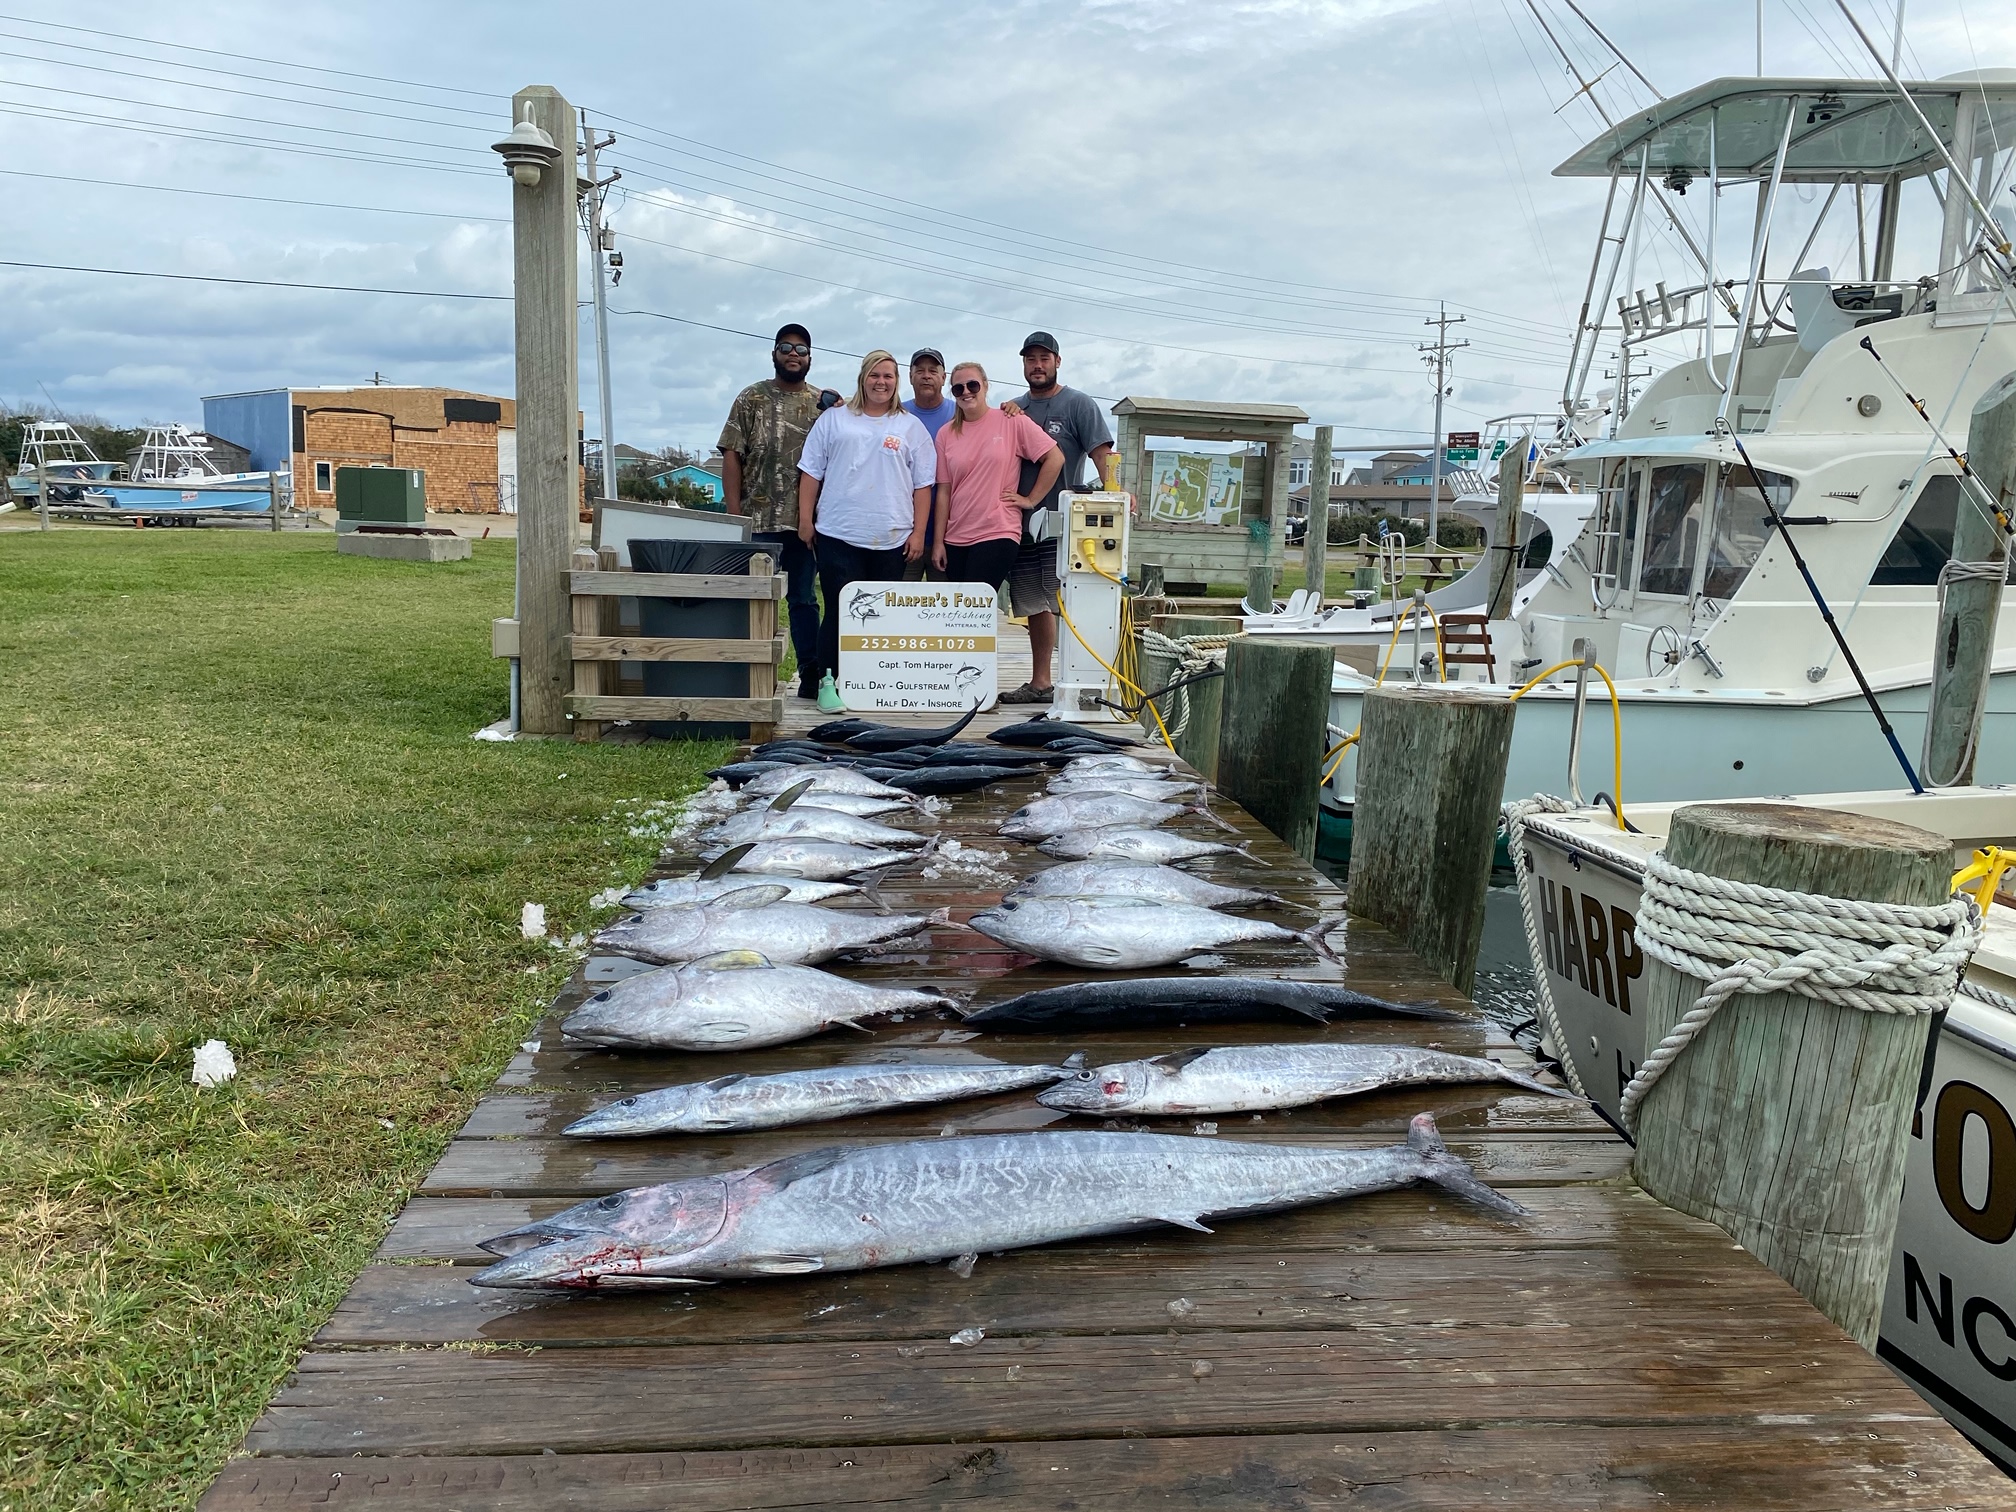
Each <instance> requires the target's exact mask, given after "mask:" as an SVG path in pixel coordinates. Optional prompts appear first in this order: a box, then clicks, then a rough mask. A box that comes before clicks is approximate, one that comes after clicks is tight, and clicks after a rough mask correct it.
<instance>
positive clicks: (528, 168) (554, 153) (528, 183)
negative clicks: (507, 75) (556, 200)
mask: <svg viewBox="0 0 2016 1512" xmlns="http://www.w3.org/2000/svg"><path fill="white" fill-rule="evenodd" d="M490 150H491V151H492V152H494V153H496V154H497V155H498V156H500V157H502V158H503V159H504V167H505V170H506V171H507V172H509V173H510V175H511V177H512V178H513V179H514V180H515V181H516V182H518V183H519V184H521V185H523V186H524V187H525V188H527V189H537V188H538V187H539V174H540V171H541V170H542V169H545V168H550V167H551V166H552V165H553V164H554V163H557V162H558V161H559V160H560V149H559V148H558V147H555V146H554V145H553V138H551V137H550V136H548V135H547V134H546V133H545V132H544V131H542V130H540V129H539V127H537V126H535V125H534V124H533V123H532V103H531V101H529V100H528V101H526V103H525V119H524V120H522V121H520V122H518V124H517V125H515V126H513V127H512V128H511V135H509V136H508V137H506V138H504V140H503V141H501V142H493V143H491V144H490Z"/></svg>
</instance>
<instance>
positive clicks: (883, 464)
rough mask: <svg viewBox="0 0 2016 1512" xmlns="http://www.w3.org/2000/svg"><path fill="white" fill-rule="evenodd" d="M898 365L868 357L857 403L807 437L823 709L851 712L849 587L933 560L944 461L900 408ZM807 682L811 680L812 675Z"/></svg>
mask: <svg viewBox="0 0 2016 1512" xmlns="http://www.w3.org/2000/svg"><path fill="white" fill-rule="evenodd" d="M896 372H897V370H896V359H895V358H894V357H892V356H891V355H890V354H889V353H887V352H882V351H875V352H870V353H869V354H868V355H867V356H866V357H863V358H862V359H861V374H860V377H859V379H858V380H857V381H856V382H855V385H854V397H853V398H851V399H849V400H848V401H847V403H846V404H845V405H837V404H836V405H834V406H833V408H831V409H829V410H827V411H826V412H825V413H824V414H823V415H821V416H820V417H819V419H818V420H817V421H816V422H815V423H814V424H813V426H812V429H811V430H810V431H808V432H807V433H806V436H805V449H804V451H803V452H802V453H801V454H800V456H799V458H798V535H799V538H800V539H801V540H803V541H804V542H805V544H806V545H808V546H810V547H811V548H812V550H813V552H814V554H815V555H816V556H817V557H818V559H819V589H820V593H821V594H822V595H823V596H824V598H825V600H826V612H825V617H824V620H823V622H822V623H821V625H820V627H819V660H820V666H819V669H818V670H819V707H820V708H822V709H825V710H828V711H834V710H838V709H839V708H840V707H841V704H840V694H839V691H838V690H837V689H836V688H835V687H834V684H833V677H834V674H835V673H836V672H837V671H838V670H839V666H840V624H841V620H842V618H843V617H844V616H845V613H846V605H845V602H844V599H845V593H844V590H845V589H846V587H847V585H848V584H849V583H855V582H861V581H868V582H898V581H901V579H902V577H903V563H904V561H905V560H906V559H907V560H910V561H915V560H917V559H918V558H919V557H921V556H922V555H923V554H924V539H925V523H926V520H927V519H928V517H929V515H930V510H931V485H932V483H933V482H934V481H935V480H936V479H937V476H938V472H937V467H938V455H937V452H936V451H935V450H934V449H933V447H932V445H931V433H930V432H929V431H927V430H925V428H924V424H923V422H922V421H920V420H919V419H918V418H917V417H916V416H915V415H912V414H910V413H909V412H908V411H906V410H905V409H904V408H903V407H902V406H901V405H900V404H898V403H897V402H896ZM799 680H800V682H804V681H807V680H808V679H807V677H806V673H805V669H804V668H800V669H799Z"/></svg>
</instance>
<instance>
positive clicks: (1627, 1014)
mask: <svg viewBox="0 0 2016 1512" xmlns="http://www.w3.org/2000/svg"><path fill="white" fill-rule="evenodd" d="M1773 801H1775V802H1780V803H1795V804H1802V805H1810V806H1813V807H1819V808H1827V809H1837V810H1846V811H1847V812H1850V813H1856V814H1866V815H1870V816H1872V817H1877V818H1883V819H1893V820H1897V821H1899V822H1901V823H1905V824H1913V825H1917V826H1918V827H1920V828H1921V829H1928V830H1931V831H1932V832H1933V833H1935V834H1939V835H1944V836H1945V837H1946V838H1947V839H1949V840H1951V841H1952V842H1953V847H1954V865H1955V867H1956V869H1957V868H1959V867H1961V866H1963V865H1965V864H1966V863H1967V862H1968V861H1970V860H1971V859H1972V858H1973V857H1975V856H1976V855H1977V854H1979V853H1983V852H1985V853H1986V861H1985V864H1984V866H1983V867H1981V868H1978V869H1979V870H1982V871H1983V872H1984V873H1985V875H1983V876H1982V877H1981V879H1980V881H1979V883H1978V884H1976V885H1977V886H1978V887H1979V891H1978V892H1977V894H1976V895H1977V897H1980V896H1984V895H1985V897H1986V898H1987V899H1988V902H1987V907H1986V910H1985V919H1984V923H1985V931H1984V934H1983V938H1982V942H1981V946H1980V948H1979V949H1978V950H1977V951H1976V952H1975V955H1974V959H1973V963H1972V965H1971V966H1970V967H1969V968H1968V971H1967V975H1966V977H1965V979H1964V980H1963V981H1962V982H1961V985H1960V995H1959V996H1957V997H1955V998H1954V1000H1953V1005H1952V1007H1951V1009H1950V1010H1949V1011H1948V1012H1947V1015H1946V1018H1945V1021H1944V1023H1943V1025H1942V1026H1941V1027H1940V1029H1939V1032H1938V1035H1937V1038H1936V1039H1935V1041H1934V1046H1933V1054H1932V1057H1931V1065H1930V1067H1929V1072H1928V1077H1927V1079H1926V1081H1925V1082H1924V1083H1923V1085H1922V1087H1921V1095H1920V1098H1919V1107H1918V1115H1917V1118H1916V1119H1915V1120H1914V1122H1913V1125H1912V1131H1911V1138H1910V1147H1909V1151H1908V1153H1907V1156H1906V1166H1905V1179H1904V1202H1903V1209H1902V1212H1901V1214H1900V1216H1899V1220H1898V1225H1897V1234H1898V1239H1897V1247H1896V1251H1895V1253H1894V1255H1893V1256H1892V1259H1891V1267H1890V1279H1889V1288H1888V1291H1887V1293H1886V1295H1885V1298H1884V1306H1883V1325H1882V1332H1881V1336H1880V1338H1879V1340H1878V1342H1877V1346H1876V1353H1877V1354H1878V1355H1879V1356H1880V1357H1881V1358H1882V1359H1883V1360H1885V1361H1887V1362H1888V1363H1889V1364H1890V1366H1891V1367H1892V1368H1893V1369H1895V1370H1896V1371H1897V1372H1898V1373H1899V1374H1900V1375H1902V1376H1903V1377H1904V1378H1905V1379H1906V1380H1908V1381H1910V1382H1911V1383H1912V1384H1913V1385H1914V1386H1915V1387H1917V1388H1918V1390H1919V1391H1920V1393H1921V1394H1923V1395H1924V1396H1925V1397H1926V1398H1927V1400H1929V1401H1930V1402H1931V1403H1932V1404H1933V1405H1934V1406H1936V1407H1937V1408H1939V1410H1940V1411H1941V1412H1943V1413H1944V1414H1945V1415H1946V1416H1947V1417H1948V1418H1949V1419H1950V1420H1951V1421H1952V1422H1953V1424H1954V1426H1955V1427H1957V1428H1959V1429H1960V1430H1961V1431H1962V1432H1963V1433H1965V1434H1967V1435H1968V1437H1970V1438H1972V1439H1973V1440H1974V1442H1975V1443H1976V1444H1978V1445H1979V1446H1980V1447H1981V1448H1982V1449H1984V1450H1985V1451H1986V1452H1987V1453H1988V1454H1989V1455H1990V1456H1991V1457H1993V1458H1994V1459H1995V1460H1996V1461H1997V1462H1998V1463H2000V1464H2001V1465H2002V1467H2003V1468H2004V1469H2005V1470H2008V1471H2009V1472H2010V1473H2011V1474H2012V1475H2016V1263H2012V1260H2016V896H2012V893H2016V873H2012V874H2011V876H2010V879H2009V881H2008V882H2007V883H2003V882H2001V875H2002V873H2001V870H2000V868H2001V866H2002V865H2003V864H2006V863H2007V862H2011V861H2016V789H2012V788H2009V787H2000V786H1979V787H1955V788H1946V789H1942V790H1939V791H1935V792H1930V793H1921V794H1913V793H1909V792H1905V791H1901V790H1899V791H1881V792H1867V793H1824V794H1819V795H1813V796H1805V797H1794V798H1781V799H1776V800H1773ZM1680 806H1681V805H1679V804H1677V803H1661V804H1641V803H1632V804H1631V805H1629V807H1628V808H1627V810H1626V812H1627V814H1628V815H1629V817H1630V821H1631V824H1632V825H1633V827H1634V828H1633V830H1631V831H1625V830H1621V829H1619V828H1618V826H1617V820H1616V817H1615V815H1613V814H1612V813H1611V811H1610V810H1609V809H1608V808H1581V809H1576V810H1573V811H1570V812H1566V813H1549V812H1528V813H1526V814H1525V815H1524V816H1523V818H1521V819H1520V820H1519V829H1520V843H1519V845H1518V846H1517V847H1516V850H1515V853H1519V854H1521V859H1522V862H1523V864H1521V865H1520V867H1519V888H1520V894H1521V898H1520V902H1521V908H1522V913H1523V914H1524V917H1525V919H1526V921H1527V944H1528V948H1529V951H1530V954H1531V956H1532V961H1533V975H1534V980H1535V985H1536V988H1537V991H1538V996H1539V999H1540V1010H1541V1012H1540V1018H1541V1023H1542V1025H1543V1029H1544V1038H1543V1041H1542V1045H1543V1049H1544V1050H1545V1052H1546V1053H1547V1054H1548V1055H1550V1056H1552V1057H1553V1058H1554V1059H1556V1060H1557V1061H1559V1062H1560V1064H1561V1066H1562V1068H1563V1072H1564V1074H1565V1075H1566V1076H1567V1077H1568V1079H1569V1081H1570V1082H1571V1084H1572V1085H1573V1086H1574V1087H1575V1089H1576V1090H1577V1091H1578V1092H1580V1093H1582V1094H1583V1095H1584V1096H1586V1097H1588V1098H1589V1099H1590V1100H1591V1101H1592V1102H1593V1103H1594V1104H1595V1106H1596V1107H1597V1108H1598V1109H1599V1110H1600V1111H1601V1112H1602V1113H1603V1114H1604V1115H1605V1116H1606V1117H1608V1118H1610V1119H1612V1120H1613V1121H1614V1120H1616V1119H1617V1118H1618V1116H1619V1110H1618V1102H1619V1099H1620V1098H1621V1097H1622V1095H1623V1091H1624V1088H1625V1086H1626V1085H1627V1084H1628V1083H1629V1082H1630V1080H1631V1078H1632V1076H1633V1075H1634V1074H1636V1071H1637V1068H1638V1064H1639V1062H1640V1061H1641V1060H1643V1058H1644V1056H1645V1051H1646V1045H1645V1019H1644V1013H1643V998H1642V992H1641V989H1639V988H1638V986H1637V984H1638V982H1639V980H1640V978H1641V976H1642V975H1643V972H1644V968H1645V960H1644V956H1643V954H1642V953H1641V952H1640V951H1639V949H1638V946H1637V920H1638V905H1639V894H1640V890H1641V886H1642V883H1643V879H1644V874H1645V866H1646V862H1647V860H1648V859H1649V858H1650V857H1651V855H1652V854H1653V853H1654V852H1655V851H1657V850H1659V849H1660V848H1661V847H1662V846H1663V845H1664V844H1665V839H1666V834H1667V831H1668V829H1669V828H1670V826H1671V824H1672V819H1673V813H1674V811H1675V810H1676V809H1677V808H1679V807H1680ZM1956 880H1958V879H1957V878H1956ZM1969 890H1970V891H1974V890H1975V888H1974V887H1970V888H1969ZM1634 994H1638V999H1637V1008H1638V1011H1636V1012H1634V1011H1633V1006H1634Z"/></svg>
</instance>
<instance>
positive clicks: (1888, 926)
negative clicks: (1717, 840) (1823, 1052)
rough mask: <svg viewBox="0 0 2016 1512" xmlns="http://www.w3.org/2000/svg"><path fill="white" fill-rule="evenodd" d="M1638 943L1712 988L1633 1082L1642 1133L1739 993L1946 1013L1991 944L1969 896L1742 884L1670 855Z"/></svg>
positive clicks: (1648, 892)
mask: <svg viewBox="0 0 2016 1512" xmlns="http://www.w3.org/2000/svg"><path fill="white" fill-rule="evenodd" d="M1637 940H1638V948H1639V949H1640V950H1642V951H1644V953H1645V954H1646V955H1648V956H1650V957H1651V958H1652V959H1653V960H1655V961H1660V962H1663V963H1664V964H1665V965H1667V966H1670V967H1672V968H1673V969H1674V970H1675V971H1678V972H1680V973H1682V974H1683V975H1686V976H1690V977H1693V978H1695V979H1696V980H1697V981H1702V982H1706V983H1707V984H1708V985H1707V986H1706V987H1705V988H1703V989H1702V992H1701V995H1700V996H1699V997H1698V998H1696V999H1695V1000H1694V1006H1693V1007H1692V1008H1690V1009H1688V1010H1687V1012H1686V1014H1685V1015H1683V1016H1682V1017H1681V1019H1680V1021H1679V1023H1677V1024H1675V1025H1674V1026H1673V1029H1672V1031H1671V1032H1670V1033H1669V1034H1667V1036H1666V1037H1665V1038H1664V1039H1663V1040H1661V1041H1660V1042H1659V1044H1658V1047H1657V1048H1656V1049H1654V1050H1653V1051H1652V1053H1651V1054H1650V1055H1648V1056H1646V1057H1645V1059H1644V1060H1643V1061H1642V1062H1641V1063H1640V1064H1639V1067H1638V1072H1637V1074H1636V1075H1635V1076H1633V1077H1632V1078H1631V1083H1630V1085H1629V1086H1627V1087H1626V1088H1625V1089H1624V1095H1623V1097H1622V1098H1621V1099H1620V1100H1619V1102H1618V1109H1617V1112H1618V1117H1619V1119H1620V1120H1621V1121H1622V1122H1623V1125H1624V1127H1625V1129H1626V1130H1627V1131H1630V1132H1632V1133H1634V1134H1635V1133H1636V1131H1637V1122H1638V1116H1637V1115H1638V1107H1639V1105H1640V1104H1641V1103H1642V1102H1643V1101H1644V1100H1645V1095H1646V1093H1648V1092H1650V1091H1651V1090H1652V1088H1653V1087H1654V1086H1656V1085H1657V1084H1658V1082H1659V1079H1660V1078H1661V1077H1662V1076H1664V1075H1665V1074H1666V1072H1667V1070H1668V1069H1669V1068H1670V1067H1671V1066H1672V1065H1673V1063H1674V1061H1676V1060H1677V1059H1679V1057H1680V1055H1681V1054H1682V1053H1683V1052H1684V1051H1685V1050H1686V1049H1687V1047H1688V1046H1689V1045H1690V1044H1692V1043H1693V1042H1694V1040H1695V1038H1696V1037H1697V1036H1699V1034H1700V1033H1701V1031H1702V1030H1703V1029H1705V1028H1707V1027H1708V1023H1709V1021H1710V1020H1711V1019H1713V1018H1714V1017H1715V1015H1716V1013H1717V1012H1718V1011H1719V1010H1720V1009H1721V1007H1722V1005H1723V1004H1724V1003H1726V1002H1728V1001H1729V999H1730V998H1732V997H1734V996H1735V995H1736V994H1738V993H1750V994H1764V993H1771V992H1792V993H1797V994H1798V995H1799V996H1801V997H1809V998H1814V999H1817V1000H1818V1001H1820V1002H1823V1003H1832V1004H1834V1005H1835V1006H1837V1007H1841V1008H1854V1009H1857V1010H1860V1011H1861V1012H1864V1013H1893V1014H1905V1015H1912V1016H1918V1015H1924V1014H1930V1013H1936V1012H1938V1011H1939V1010H1940V1009H1942V1008H1945V1007H1946V1006H1948V1005H1949V1004H1950V1003H1951V1002H1952V1000H1953V993H1954V991H1955V989H1956V987H1957V986H1958V984H1959V980H1960V975H1961V973H1962V972H1963V971H1965V970H1966V968H1967V962H1968V960H1969V958H1970V957H1972V956H1973V954H1974V948H1975V946H1976V945H1978V944H1979V943H1980V941H1981V912H1980V909H1979V908H1978V907H1977V906H1976V905H1975V902H1974V900H1973V899H1972V898H1970V897H1967V896H1966V895H1964V894H1961V895H1957V896H1955V897H1953V898H1951V899H1949V900H1947V901H1946V902H1944V903H1940V904H1936V905H1933V906H1930V907H1921V906H1914V905H1911V904H1904V903H1860V902H1856V901H1854V900H1853V899H1849V898H1829V897H1826V896H1824V895H1822V894H1819V893H1802V892H1793V891H1789V890H1787V889H1784V888H1777V887H1760V886H1758V885H1756V884H1754V883H1749V882H1731V881H1729V880H1727V879H1726V878H1722V877H1712V876H1709V875H1708V874H1706V873H1705V872H1697V871H1689V870H1687V869H1686V868H1685V867H1681V866H1675V865H1674V864H1673V863H1672V862H1670V861H1668V860H1667V859H1666V857H1665V855H1664V853H1660V854H1657V855H1654V856H1653V857H1652V858H1651V859H1650V861H1649V862H1648V863H1647V864H1646V868H1645V890H1644V893H1643V896H1642V899H1641V901H1640V903H1639V909H1638V928H1637Z"/></svg>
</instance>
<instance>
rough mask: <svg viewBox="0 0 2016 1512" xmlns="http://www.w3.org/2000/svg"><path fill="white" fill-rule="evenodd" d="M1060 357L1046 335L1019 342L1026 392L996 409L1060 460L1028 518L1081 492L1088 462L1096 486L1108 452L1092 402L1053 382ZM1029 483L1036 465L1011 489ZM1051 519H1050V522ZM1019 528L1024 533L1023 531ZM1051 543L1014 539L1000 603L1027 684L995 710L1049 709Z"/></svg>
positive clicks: (1108, 439) (1053, 599)
mask: <svg viewBox="0 0 2016 1512" xmlns="http://www.w3.org/2000/svg"><path fill="white" fill-rule="evenodd" d="M1060 361H1061V354H1060V353H1059V352H1058V350H1057V338H1056V337H1055V336H1052V335H1051V334H1050V333H1049V332H1048V331H1032V332H1030V333H1029V339H1028V340H1027V341H1024V342H1023V343H1022V377H1023V380H1024V381H1025V382H1027V383H1028V385H1029V391H1028V392H1027V393H1026V394H1024V395H1022V397H1021V398H1019V399H1016V400H1014V401H1012V402H1011V403H1009V404H1005V405H1003V406H1002V408H1003V409H1004V410H1011V411H1013V410H1019V411H1020V412H1021V413H1022V414H1025V415H1027V416H1028V417H1029V418H1030V419H1031V420H1034V421H1035V422H1036V423H1037V424H1038V425H1040V426H1042V427H1043V429H1044V430H1045V431H1046V432H1048V433H1049V436H1050V439H1051V440H1053V441H1055V442H1056V443H1057V445H1058V448H1059V449H1060V450H1062V451H1063V453H1064V468H1063V471H1061V472H1059V473H1058V474H1057V481H1056V483H1055V484H1053V485H1052V486H1051V489H1050V491H1049V492H1048V493H1046V494H1045V495H1043V497H1042V499H1041V500H1040V501H1039V502H1038V504H1037V506H1036V509H1034V510H1031V511H1030V518H1031V519H1032V520H1033V519H1035V518H1036V515H1037V513H1038V511H1041V510H1046V509H1047V510H1051V511H1053V512H1054V511H1055V509H1056V507H1057V495H1058V494H1059V493H1064V492H1078V491H1080V490H1082V489H1083V488H1084V486H1085V464H1086V462H1087V461H1088V460H1089V461H1090V462H1091V463H1092V486H1093V487H1094V488H1097V487H1099V484H1100V480H1101V479H1103V478H1104V477H1105V475H1106V456H1107V454H1108V453H1109V452H1111V451H1112V450H1113V433H1112V432H1111V431H1110V430H1108V429H1107V428H1106V416H1105V415H1104V414H1103V413H1102V412H1101V411H1100V409H1099V405H1098V403H1097V401H1095V400H1094V399H1093V398H1092V397H1091V396H1090V395H1088V394H1081V393H1079V392H1078V390H1077V389H1072V388H1065V387H1064V386H1063V385H1062V384H1060V383H1058V381H1057V365H1058V363H1059V362H1060ZM1035 481H1036V464H1035V463H1033V462H1024V463H1023V464H1022V477H1021V481H1020V483H1019V485H1018V486H1019V487H1020V488H1021V489H1022V490H1023V491H1024V492H1026V491H1027V490H1028V489H1029V488H1030V486H1031V485H1033V484H1034V483H1035ZM1053 517H1054V516H1053ZM1025 529H1026V527H1025ZM1057 587H1058V583H1057V542H1056V539H1055V537H1054V536H1053V537H1052V538H1051V539H1049V540H1047V541H1032V540H1031V539H1030V538H1029V537H1028V536H1027V535H1026V534H1025V535H1024V536H1023V538H1022V551H1021V554H1020V555H1019V556H1017V558H1016V559H1015V568H1014V571H1013V572H1011V573H1010V574H1009V578H1008V601H1009V604H1010V605H1011V606H1012V607H1013V609H1014V611H1015V613H1017V614H1020V615H1024V616H1026V617H1027V618H1028V621H1029V658H1030V664H1031V670H1030V675H1029V681H1027V682H1026V683H1024V684H1023V685H1022V686H1021V687H1019V688H1016V689H1015V690H1014V691H1013V692H1009V693H1003V694H1002V695H1001V702H1002V703H1011V704H1012V703H1023V704H1035V703H1049V702H1050V701H1051V682H1050V663H1051V658H1052V656H1053V654H1054V653H1055V651H1056V650H1057V613H1056V610H1057Z"/></svg>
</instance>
